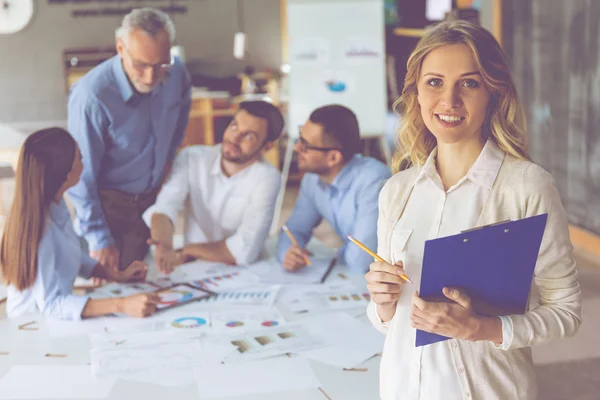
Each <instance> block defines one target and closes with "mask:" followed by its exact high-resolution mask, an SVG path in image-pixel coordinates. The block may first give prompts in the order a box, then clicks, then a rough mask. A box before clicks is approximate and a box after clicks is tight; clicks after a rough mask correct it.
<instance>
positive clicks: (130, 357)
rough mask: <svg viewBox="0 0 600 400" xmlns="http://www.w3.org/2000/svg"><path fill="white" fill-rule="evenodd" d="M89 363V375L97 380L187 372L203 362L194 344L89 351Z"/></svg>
mask: <svg viewBox="0 0 600 400" xmlns="http://www.w3.org/2000/svg"><path fill="white" fill-rule="evenodd" d="M90 360H91V364H92V375H94V376H97V377H101V376H111V375H118V374H122V373H131V372H140V371H148V370H150V371H151V370H161V369H187V368H193V367H194V366H197V365H201V364H202V363H205V362H206V360H204V354H203V351H202V346H201V345H200V343H199V342H198V341H197V340H189V341H185V342H179V343H174V344H170V343H164V344H157V345H154V346H143V347H123V348H119V349H101V348H96V349H92V350H91V351H90Z"/></svg>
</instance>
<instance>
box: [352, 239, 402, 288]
mask: <svg viewBox="0 0 600 400" xmlns="http://www.w3.org/2000/svg"><path fill="white" fill-rule="evenodd" d="M346 237H347V238H348V239H349V240H350V241H351V242H352V243H354V244H355V245H357V246H358V247H360V248H361V249H363V250H364V251H365V252H367V253H368V254H369V255H371V257H373V258H374V259H376V260H377V261H381V262H384V263H388V262H387V261H385V260H384V259H383V258H381V256H379V255H378V254H377V253H375V252H374V251H372V250H371V249H369V248H368V247H367V246H365V245H364V244H362V243H361V242H359V241H358V240H356V239H355V238H353V237H352V236H351V235H347V236H346ZM388 264H389V263H388ZM400 278H402V279H404V281H405V282H410V283H412V281H411V280H410V279H409V278H408V276H406V275H405V274H402V275H400Z"/></svg>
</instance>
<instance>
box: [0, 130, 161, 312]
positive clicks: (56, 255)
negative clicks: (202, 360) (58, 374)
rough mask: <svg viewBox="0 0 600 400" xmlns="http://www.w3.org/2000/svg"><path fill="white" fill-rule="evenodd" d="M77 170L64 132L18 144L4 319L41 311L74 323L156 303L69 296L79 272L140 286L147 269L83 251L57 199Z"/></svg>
mask: <svg viewBox="0 0 600 400" xmlns="http://www.w3.org/2000/svg"><path fill="white" fill-rule="evenodd" d="M82 168H83V167H82V164H81V153H80V152H79V148H78V147H77V145H76V144H75V141H74V140H73V138H72V137H71V136H70V135H69V133H68V132H66V131H65V130H63V129H60V128H49V129H43V130H41V131H38V132H35V133H33V134H31V135H30V136H29V137H28V138H27V140H25V143H24V144H23V147H22V149H21V154H20V156H19V163H18V166H17V172H16V176H17V179H16V187H15V197H14V201H13V204H12V208H11V211H10V214H9V215H8V219H7V221H6V226H5V228H4V233H3V234H2V240H1V241H0V272H1V275H2V276H3V277H4V280H5V281H6V283H7V284H8V299H7V303H6V312H7V314H8V316H9V317H18V316H21V315H25V314H42V315H44V316H46V317H52V318H58V319H65V320H80V319H81V318H87V317H96V316H100V315H105V314H112V313H117V312H122V313H126V314H129V315H132V316H136V317H145V316H147V315H150V314H152V313H153V312H154V310H155V309H156V304H157V303H158V302H159V301H160V299H159V297H158V295H156V294H151V293H149V294H139V295H134V296H129V297H122V298H109V299H90V298H89V297H87V296H75V295H73V293H72V289H73V281H74V280H75V278H76V277H77V276H78V275H79V276H83V277H85V278H90V277H97V278H101V279H106V280H113V281H119V282H126V281H141V280H144V279H145V278H146V272H147V269H148V267H147V266H146V264H144V263H143V262H141V261H134V262H132V263H131V264H130V265H129V266H128V267H127V268H126V269H124V270H122V271H121V270H118V269H116V268H109V267H106V266H104V265H101V264H99V263H98V262H97V261H95V260H94V259H92V258H90V256H88V255H87V254H86V253H83V252H82V251H81V248H80V244H79V239H78V238H77V236H76V235H75V231H74V230H73V226H72V224H71V217H70V215H69V211H68V210H67V206H66V205H65V202H64V200H63V195H64V193H65V191H66V190H67V189H69V188H70V187H72V186H73V185H75V184H76V183H77V182H78V181H79V176H80V175H81V170H82Z"/></svg>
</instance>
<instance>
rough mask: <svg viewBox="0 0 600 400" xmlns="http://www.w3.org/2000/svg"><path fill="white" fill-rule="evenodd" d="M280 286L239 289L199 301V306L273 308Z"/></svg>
mask: <svg viewBox="0 0 600 400" xmlns="http://www.w3.org/2000/svg"><path fill="white" fill-rule="evenodd" d="M279 288H280V286H279V285H271V286H266V287H261V286H256V287H254V288H251V289H239V290H236V291H232V292H223V293H217V295H216V296H212V297H208V298H206V299H202V300H199V301H198V303H199V304H206V305H208V304H224V305H225V304H243V305H261V306H272V305H273V303H274V302H275V299H276V298H277V295H278V293H279Z"/></svg>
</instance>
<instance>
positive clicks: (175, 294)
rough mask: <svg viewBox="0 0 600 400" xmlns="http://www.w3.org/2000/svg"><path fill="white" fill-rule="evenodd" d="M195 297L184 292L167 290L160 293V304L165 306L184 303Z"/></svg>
mask: <svg viewBox="0 0 600 400" xmlns="http://www.w3.org/2000/svg"><path fill="white" fill-rule="evenodd" d="M192 297H193V294H192V293H191V292H188V291H184V290H166V291H164V292H161V293H160V303H159V304H161V305H163V306H170V305H172V304H177V303H182V302H184V301H186V300H189V299H191V298H192Z"/></svg>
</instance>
